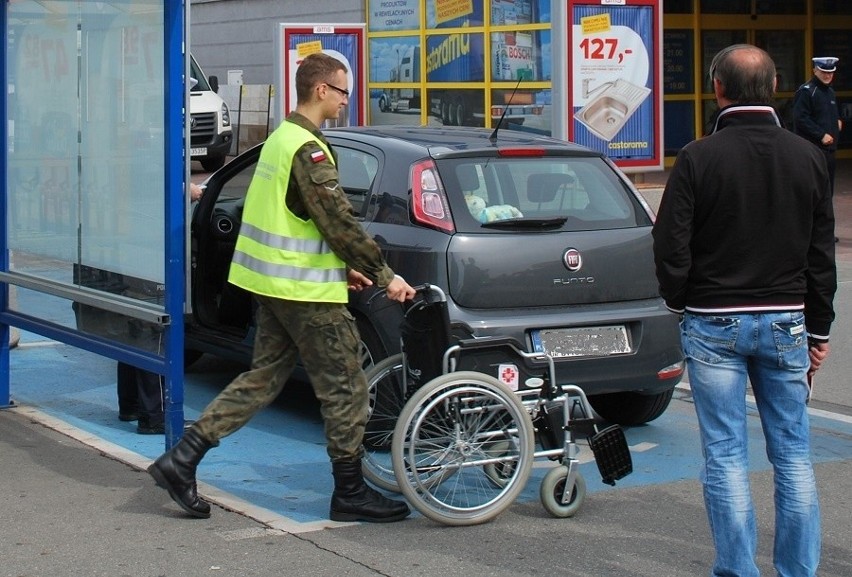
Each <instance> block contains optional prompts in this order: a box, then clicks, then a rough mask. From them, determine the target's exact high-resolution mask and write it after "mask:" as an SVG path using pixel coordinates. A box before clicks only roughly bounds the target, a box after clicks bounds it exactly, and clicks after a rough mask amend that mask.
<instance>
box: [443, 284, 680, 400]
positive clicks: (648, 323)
mask: <svg viewBox="0 0 852 577" xmlns="http://www.w3.org/2000/svg"><path fill="white" fill-rule="evenodd" d="M449 305H450V311H449V312H450V317H451V319H452V320H453V322H454V323H458V322H461V323H463V324H464V325H466V326H467V327H469V328H470V330H471V332H472V333H473V335H474V336H476V337H478V336H492V335H501V336H511V337H513V338H515V339H517V340H518V341H520V342H521V343H523V344H524V346H525V347H526V348H527V351H533V341H532V337H531V334H532V331H533V330H540V329H546V328H570V327H591V326H612V325H623V326H625V328H626V329H627V332H628V335H629V340H630V344H631V347H632V352H630V353H624V354H615V355H610V356H586V357H569V358H555V359H554V364H555V366H556V378H557V382H558V383H559V384H560V385H566V384H574V385H578V386H579V387H580V388H582V389H583V390H584V391H585V392H586V394H588V395H598V394H605V393H618V392H626V391H631V392H638V393H645V394H656V393H660V392H663V391H665V390H668V389H671V388H673V387H674V386H675V385H677V384H678V382H680V380H681V377H682V373H679V372H675V374H672V373H671V372H668V373H665V374H662V375H661V371H663V370H664V369H666V368H670V367H671V366H672V365H674V364H677V363H682V361H683V358H684V357H683V352H682V350H681V346H680V332H679V328H678V321H677V317H676V316H675V315H673V314H672V313H670V312H669V311H668V310H667V309H666V308H665V306H664V305H663V302H662V300H661V299H648V300H643V301H631V302H628V303H607V304H600V305H588V306H580V307H563V308H562V310H563V311H564V312H561V313H555V312H554V308H553V307H542V308H540V309H517V310H509V311H506V310H503V311H488V310H470V309H461V308H458V307H456V306H455V305H454V303H452V301H450V302H449ZM537 320H540V321H541V322H540V324H539V323H537V322H536V321H537Z"/></svg>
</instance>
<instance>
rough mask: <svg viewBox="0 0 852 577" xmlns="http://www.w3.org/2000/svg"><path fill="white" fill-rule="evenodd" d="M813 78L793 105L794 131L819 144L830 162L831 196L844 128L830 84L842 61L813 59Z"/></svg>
mask: <svg viewBox="0 0 852 577" xmlns="http://www.w3.org/2000/svg"><path fill="white" fill-rule="evenodd" d="M812 60H813V63H814V75H813V77H812V78H811V79H810V80H809V81H808V82H807V83H806V84H802V85H801V86H800V87H799V90H798V91H797V92H796V97H795V102H794V104H793V118H794V128H795V132H796V134H798V135H800V136H803V137H805V138H806V139H808V140H810V141H811V142H813V143H814V144H816V145H817V146H818V147H819V148H820V150H822V152H823V154H825V160H826V162H827V163H828V174H829V178H830V180H831V193H832V194H834V167H835V164H836V163H835V159H834V153H835V151H836V150H837V141H838V139H839V138H840V131H841V129H842V128H843V121H842V120H840V112H839V110H838V108H837V97H836V96H835V94H834V89H833V88H832V87H831V82H832V80H834V73H835V71H836V70H837V61H838V60H839V58H835V57H834V56H823V57H818V58H813V59H812Z"/></svg>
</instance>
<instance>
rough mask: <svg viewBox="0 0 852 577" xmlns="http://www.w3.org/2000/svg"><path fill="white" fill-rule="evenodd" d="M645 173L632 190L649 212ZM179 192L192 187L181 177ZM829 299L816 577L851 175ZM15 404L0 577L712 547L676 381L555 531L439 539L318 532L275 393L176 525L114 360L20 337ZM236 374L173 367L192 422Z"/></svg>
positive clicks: (851, 271) (842, 177)
mask: <svg viewBox="0 0 852 577" xmlns="http://www.w3.org/2000/svg"><path fill="white" fill-rule="evenodd" d="M664 178H665V174H664V173H659V174H656V175H653V176H648V177H647V178H646V179H645V182H644V183H641V188H642V191H643V193H644V194H645V195H646V197H647V198H648V199H649V202H650V203H651V204H652V205H653V204H654V203H655V198H656V199H657V200H658V198H659V194H660V185H661V183H662V182H664ZM194 179H195V178H194ZM835 204H836V208H837V216H838V227H837V230H838V236H840V238H841V240H840V242H839V243H838V252H837V254H838V267H839V271H840V281H841V282H840V286H839V291H838V296H837V299H836V304H837V309H838V321H837V323H836V324H835V327H834V330H833V332H832V348H833V354H832V356H831V358H830V359H829V361H828V364H827V365H826V367H825V368H824V369H823V370H822V371H821V372H820V373H821V374H820V380H819V382H818V386H817V390H816V394H815V400H814V401H813V403H812V405H811V418H812V428H813V438H814V448H813V453H814V461H815V463H816V464H815V467H816V473H817V480H818V484H819V490H820V499H821V503H822V515H823V561H822V565H821V571H820V575H821V576H822V577H841V576H842V577H848V576H849V575H852V527H850V524H849V522H848V517H849V511H850V510H852V497H850V495H852V391H850V387H849V386H848V379H847V375H849V374H850V373H852V356H851V355H849V354H848V353H849V352H850V351H848V350H847V349H848V348H850V347H852V338H850V337H852V334H850V333H852V321H849V320H848V319H849V318H852V315H851V314H850V313H852V303H850V299H852V291H850V284H849V283H850V282H852V163H844V164H843V166H842V167H841V168H840V171H839V175H838V188H837V194H836V199H835ZM11 357H12V359H11V361H12V397H13V399H14V400H15V406H14V407H13V408H10V409H5V410H0V495H2V496H3V505H2V506H1V507H0V577H4V576H5V577H24V576H26V577H52V576H78V575H79V576H93V577H94V576H110V577H116V576H117V577H123V576H133V577H148V576H152V577H155V576H169V577H172V576H191V577H198V576H205V575H213V576H220V575H221V576H258V577H265V576H273V575H274V576H281V575H294V576H302V575H305V576H318V577H325V576H328V577H331V576H334V577H338V576H340V575H348V576H349V575H351V576H355V577H359V576H392V577H397V576H398V577H403V576H405V577H409V576H413V577H414V576H435V575H440V576H442V577H455V576H465V577H480V576H482V577H485V576H497V577H503V576H506V577H509V576H513V577H520V576H530V577H532V576H536V577H539V576H541V575H554V576H556V575H559V576H563V575H564V576H569V577H571V576H601V577H610V576H611V577H624V576H648V577H666V576H677V577H680V576H685V575H699V576H703V575H707V574H708V573H709V568H710V565H711V563H712V558H713V549H712V545H711V542H710V537H709V532H708V529H707V523H706V519H705V516H704V509H703V504H702V498H701V489H700V485H699V483H698V481H697V474H698V467H699V466H700V448H699V445H698V442H697V425H696V423H695V417H694V412H693V410H692V406H691V397H690V394H689V389H688V386H683V387H680V388H679V389H678V390H677V392H676V395H675V398H674V400H673V402H672V404H671V406H670V408H669V410H667V411H666V413H665V414H664V415H663V416H662V417H660V418H659V419H657V420H656V421H654V422H652V423H650V424H648V425H646V426H643V427H633V428H630V429H628V430H627V431H626V434H627V438H628V443H629V444H630V447H631V453H632V455H633V460H634V472H633V473H632V474H631V475H630V476H628V477H626V478H625V479H623V480H622V481H619V482H618V484H617V485H616V486H615V487H609V486H606V485H603V484H601V483H600V481H599V476H597V472H596V469H595V466H594V463H593V462H591V459H590V456H589V455H588V453H589V451H588V448H586V447H581V456H582V461H583V465H582V466H581V472H582V473H583V475H584V477H585V478H586V479H587V482H588V483H589V493H588V495H587V497H586V500H585V502H584V503H583V505H582V507H581V508H580V510H579V512H578V513H577V515H576V516H575V517H573V518H571V519H555V518H552V517H550V516H549V515H548V514H547V512H546V511H545V510H544V509H543V507H542V506H541V504H540V503H539V502H538V498H537V491H538V488H537V481H539V480H540V479H541V477H542V476H543V467H546V466H547V465H546V464H544V465H542V466H537V468H536V469H535V470H534V473H533V476H532V478H531V480H530V483H529V487H528V488H527V490H526V491H524V493H523V494H522V495H521V497H519V499H518V500H517V501H516V502H515V503H514V504H513V505H512V506H511V507H510V508H509V509H508V510H507V511H505V512H504V513H503V514H501V515H500V516H499V517H497V518H496V519H495V520H493V521H492V522H490V523H487V524H485V525H480V526H476V527H463V528H451V527H446V526H442V525H438V524H436V523H434V522H432V521H430V520H428V519H426V518H424V517H422V516H420V515H419V514H414V515H412V517H411V518H409V519H408V520H406V521H403V522H401V523H395V524H393V525H372V524H344V523H333V522H330V521H328V519H327V509H328V497H329V495H330V491H331V476H330V466H329V465H328V462H327V458H326V456H325V451H324V446H323V445H324V443H323V437H322V429H321V420H320V418H319V415H318V410H317V407H316V402H315V400H314V399H313V398H312V396H311V395H310V394H309V392H307V391H305V390H304V389H301V388H300V387H298V386H295V387H293V388H291V389H289V390H287V391H285V393H284V394H283V395H282V397H281V398H279V400H278V401H276V403H273V405H272V406H270V407H269V408H267V409H265V410H264V411H263V412H262V413H261V414H259V415H258V417H257V418H256V419H255V420H253V421H252V422H251V423H250V424H249V425H248V426H247V427H245V428H244V429H242V430H241V431H239V432H238V433H236V434H234V435H232V436H231V437H228V438H226V439H224V440H223V441H222V445H221V446H220V447H218V448H216V449H213V450H212V451H211V452H210V453H209V454H208V457H207V458H206V459H205V461H204V462H203V463H202V465H201V467H200V468H199V481H200V491H201V492H202V494H203V495H205V496H206V497H207V498H209V499H211V500H212V501H214V503H215V504H216V505H217V506H214V508H213V514H212V517H211V518H210V519H207V520H200V519H191V518H188V517H186V516H185V514H184V513H183V512H182V511H181V510H180V509H179V508H178V507H177V506H176V505H174V504H173V503H172V502H171V500H170V499H169V498H168V496H167V494H166V493H165V491H163V490H161V489H158V488H156V487H155V485H154V482H153V480H152V479H151V478H150V477H149V476H148V475H147V473H145V472H144V467H146V466H147V464H148V463H150V462H151V460H152V459H153V458H155V457H156V455H158V454H159V453H160V452H161V451H162V449H163V438H162V437H157V436H142V435H136V434H135V433H134V431H133V427H132V425H133V424H132V423H129V424H128V423H121V422H119V421H118V420H117V418H116V414H115V411H116V407H115V397H114V395H115V381H114V363H112V362H111V361H109V360H108V359H104V358H102V357H97V356H95V355H91V354H89V353H86V352H85V351H80V350H79V349H74V348H72V347H67V346H66V345H62V344H59V343H53V342H50V341H45V340H44V339H41V338H40V337H38V336H37V335H31V334H29V333H23V334H21V336H20V344H19V345H18V347H16V348H15V349H13V351H12V352H11ZM239 370H241V367H239V366H236V365H233V364H231V363H227V362H225V361H221V360H219V359H214V358H208V357H204V358H203V359H202V361H201V362H200V363H199V364H198V365H197V366H194V367H193V368H192V370H191V371H190V372H188V373H187V391H186V399H187V406H186V413H187V417H188V418H192V417H193V416H195V415H197V413H198V411H200V410H201V409H203V406H204V405H205V404H206V402H207V401H208V400H209V399H210V398H212V396H213V395H215V393H216V392H217V391H218V389H219V388H220V387H221V386H223V385H224V384H225V383H227V382H228V380H230V378H231V377H232V376H233V375H234V374H236V372H238V371H239ZM749 431H750V438H751V439H752V442H753V446H752V447H751V453H750V454H751V456H752V457H751V458H752V474H751V480H752V482H753V493H754V497H755V503H756V507H757V512H758V523H759V531H760V534H761V540H760V543H759V559H758V561H759V565H760V568H761V571H762V573H763V574H765V575H770V574H774V573H773V571H772V567H771V552H772V543H771V534H772V528H773V517H772V507H773V505H772V478H771V471H770V468H769V466H768V463H766V458H765V455H764V454H763V451H762V446H761V438H760V437H761V435H760V428H759V423H758V420H757V417H756V414H755V412H754V410H753V408H752V410H751V411H750V419H749Z"/></svg>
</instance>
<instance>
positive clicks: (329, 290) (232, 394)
mask: <svg viewBox="0 0 852 577" xmlns="http://www.w3.org/2000/svg"><path fill="white" fill-rule="evenodd" d="M346 86H347V76H346V67H345V66H344V65H343V64H342V63H341V62H340V61H339V60H337V59H335V58H333V57H331V56H328V55H326V54H322V53H316V54H311V55H309V56H307V57H306V58H305V59H304V60H303V61H302V63H301V64H300V65H299V68H298V70H297V72H296V95H297V105H296V110H295V111H294V112H293V113H291V114H290V115H289V116H288V117H287V119H286V120H285V121H284V122H282V123H281V126H279V127H278V128H277V129H276V130H275V131H274V132H273V133H272V134H271V135H270V137H269V139H268V140H267V141H266V143H265V144H264V146H263V150H262V151H261V154H260V159H259V160H258V163H257V168H256V169H255V174H254V177H253V179H252V182H251V184H250V186H249V189H248V194H247V196H246V200H245V207H244V212H243V221H242V226H241V228H240V234H239V238H238V240H237V245H236V250H235V251H234V257H233V259H232V262H231V269H230V273H229V277H228V280H229V281H230V282H231V283H233V284H235V285H237V286H239V287H242V288H244V289H246V290H248V291H250V292H252V293H253V294H254V296H255V299H256V301H257V304H258V308H257V312H256V325H257V333H256V337H255V345H254V353H253V358H252V364H251V368H250V369H249V370H248V371H247V372H245V373H243V374H241V375H239V376H238V377H236V378H235V379H234V380H233V381H232V382H231V384H230V385H228V386H227V387H226V388H225V389H224V390H223V391H222V392H221V393H220V394H219V395H218V396H217V397H216V398H215V399H214V400H213V401H212V402H211V403H210V404H209V405H208V406H207V408H206V409H205V410H204V412H203V413H202V415H201V417H200V418H199V419H198V420H197V421H196V422H195V423H194V424H193V425H192V426H191V427H190V428H189V429H188V430H187V431H186V432H185V433H184V435H183V437H182V438H181V440H180V441H179V442H178V443H177V444H176V445H175V446H174V447H172V449H170V450H169V451H167V452H166V453H164V454H163V455H162V456H160V457H159V458H158V459H157V460H156V461H154V463H153V464H152V465H151V466H150V467H148V471H149V473H150V474H151V476H153V477H154V479H155V480H156V482H157V484H158V485H159V486H161V487H163V488H165V489H166V490H167V491H168V492H169V495H170V496H171V498H172V499H173V500H174V501H175V502H176V503H177V504H178V505H180V506H181V507H182V508H183V509H184V510H185V511H186V512H187V513H189V514H190V515H192V516H194V517H200V518H208V517H209V516H210V505H209V504H208V503H207V502H205V501H204V500H203V499H201V498H200V497H199V496H198V494H197V490H196V480H195V473H196V467H197V465H198V463H199V462H200V461H201V459H202V458H203V457H204V455H205V453H206V452H207V451H208V450H209V449H210V448H211V447H214V446H216V445H218V444H219V440H220V439H221V438H223V437H225V436H227V435H229V434H231V433H233V432H235V431H236V430H237V429H239V428H240V427H242V426H243V425H244V424H246V423H247V422H248V421H249V419H250V418H251V417H252V416H253V415H254V414H255V413H256V412H257V411H259V410H260V409H262V408H263V407H265V406H266V405H268V404H269V403H271V402H272V401H273V400H274V399H275V398H276V397H277V396H278V394H279V393H280V392H281V390H282V388H283V387H284V384H285V383H286V382H287V379H288V378H289V377H290V374H291V372H292V370H293V367H294V365H295V364H296V361H297V359H298V358H301V360H302V364H303V365H304V367H305V369H306V371H307V373H308V376H309V377H310V380H311V384H312V385H313V387H314V391H315V393H316V396H317V398H318V399H319V401H320V405H321V407H320V411H321V413H322V417H323V421H324V424H325V434H326V439H327V442H328V447H327V451H328V455H329V457H330V459H331V463H332V474H333V476H334V492H333V494H332V497H331V507H330V517H331V519H332V520H334V521H372V522H390V521H399V520H401V519H404V518H405V517H406V516H407V515H408V514H409V513H410V511H409V508H408V506H407V505H406V504H405V503H404V502H401V501H394V500H391V499H388V498H386V497H384V496H383V495H381V494H380V493H378V492H377V491H374V490H373V489H372V488H370V487H369V486H368V485H367V484H366V483H365V482H364V478H363V476H362V474H361V456H362V440H363V435H364V427H365V425H366V422H367V380H366V378H365V376H364V372H363V371H362V370H361V361H360V356H359V347H360V339H359V337H358V332H357V328H356V325H355V320H354V318H353V317H352V315H351V313H349V311H348V310H347V308H346V303H347V301H348V291H347V288H349V289H354V290H360V289H362V288H364V287H366V286H369V285H372V284H373V283H375V284H376V285H377V286H378V287H380V288H384V289H385V290H386V294H387V296H388V298H391V299H393V300H396V301H399V302H402V301H405V300H407V299H410V298H412V297H413V296H414V289H413V288H412V287H411V286H409V285H408V283H406V282H405V281H404V280H403V279H402V278H401V277H399V276H396V275H394V273H393V271H392V270H391V269H390V268H389V267H388V265H387V263H386V262H385V261H384V258H383V257H382V254H381V252H380V250H379V248H378V246H377V245H376V243H375V242H374V241H373V240H372V239H371V238H370V237H369V236H368V235H367V234H366V233H365V232H364V230H363V228H361V226H360V225H359V223H358V221H357V220H356V219H355V217H354V214H353V210H352V207H351V205H350V204H349V201H348V200H347V198H346V196H345V194H344V192H343V190H342V189H341V188H340V186H339V184H338V174H337V168H336V162H335V157H334V153H333V151H332V149H331V146H330V144H329V143H328V141H327V140H326V139H325V138H324V137H323V135H322V133H321V132H320V131H319V127H320V126H322V124H323V122H325V121H326V120H329V119H336V118H338V115H339V114H340V111H341V109H342V108H343V107H344V106H346V105H347V104H348V97H349V92H348V90H347V89H346Z"/></svg>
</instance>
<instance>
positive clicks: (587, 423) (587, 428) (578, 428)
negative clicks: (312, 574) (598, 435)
mask: <svg viewBox="0 0 852 577" xmlns="http://www.w3.org/2000/svg"><path fill="white" fill-rule="evenodd" d="M568 428H569V429H570V430H571V432H572V433H574V434H575V435H582V436H584V437H588V436H591V435H593V434H594V433H595V432H597V431H596V429H595V420H594V419H592V418H588V417H573V418H572V419H571V420H570V421H569V422H568Z"/></svg>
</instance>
